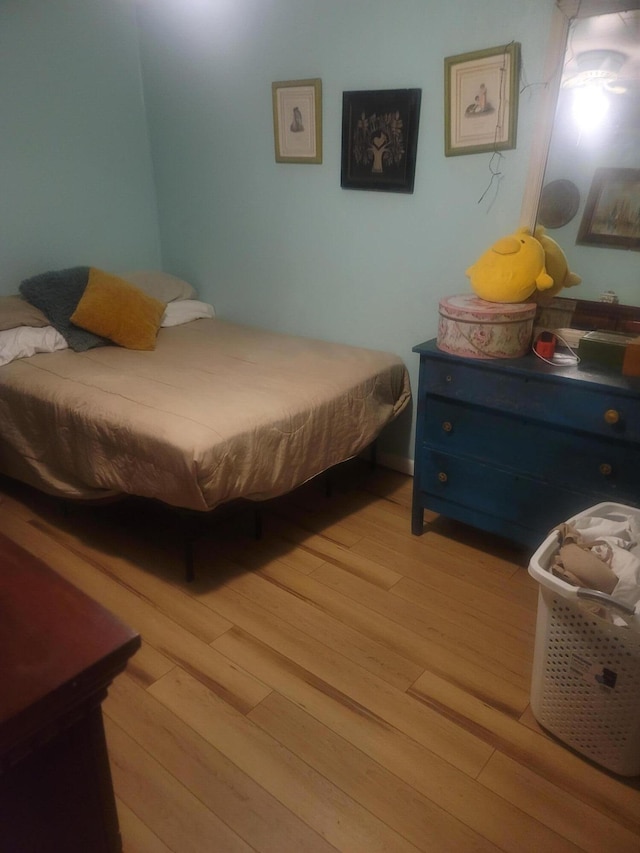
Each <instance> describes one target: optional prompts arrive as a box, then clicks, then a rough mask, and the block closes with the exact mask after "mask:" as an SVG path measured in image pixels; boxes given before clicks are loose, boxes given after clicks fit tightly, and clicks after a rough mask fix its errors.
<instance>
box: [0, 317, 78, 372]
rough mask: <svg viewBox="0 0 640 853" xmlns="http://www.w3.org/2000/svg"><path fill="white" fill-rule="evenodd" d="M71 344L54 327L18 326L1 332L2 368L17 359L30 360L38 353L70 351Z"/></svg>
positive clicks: (0, 363)
mask: <svg viewBox="0 0 640 853" xmlns="http://www.w3.org/2000/svg"><path fill="white" fill-rule="evenodd" d="M68 348H69V344H68V343H67V342H66V340H65V339H64V338H63V337H62V335H61V334H60V332H58V330H57V329H54V328H53V326H42V327H41V328H35V327H34V326H18V327H17V328H15V329H4V330H3V331H1V332H0V366H2V365H3V364H9V362H10V361H14V360H15V359H16V358H29V356H31V355H35V354H36V353H37V352H56V350H60V349H68Z"/></svg>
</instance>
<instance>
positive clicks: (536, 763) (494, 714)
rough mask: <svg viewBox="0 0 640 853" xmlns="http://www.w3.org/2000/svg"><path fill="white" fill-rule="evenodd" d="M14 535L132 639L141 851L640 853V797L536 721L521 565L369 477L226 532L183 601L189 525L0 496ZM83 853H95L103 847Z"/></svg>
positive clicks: (124, 731) (531, 614) (400, 486)
mask: <svg viewBox="0 0 640 853" xmlns="http://www.w3.org/2000/svg"><path fill="white" fill-rule="evenodd" d="M1 496H4V500H3V502H2V505H1V506H0V529H1V530H2V532H4V533H6V534H7V535H9V536H11V537H12V538H13V539H15V540H16V541H17V542H19V543H20V544H21V545H23V546H24V547H26V548H27V549H28V550H30V551H32V552H33V553H35V554H36V555H38V556H39V557H41V558H43V559H44V560H46V561H47V562H48V563H49V564H50V565H51V566H52V567H53V568H54V569H55V570H57V571H58V572H60V573H61V574H62V575H64V576H65V577H66V578H68V579H69V580H70V581H72V582H73V583H75V584H76V585H77V586H79V587H80V588H81V589H83V590H84V591H85V592H87V593H89V594H90V595H91V596H93V597H94V598H95V599H97V600H98V601H100V602H102V603H103V604H104V605H105V606H106V607H108V608H109V609H110V610H111V611H113V612H114V613H115V614H117V615H118V616H120V617H121V618H122V619H123V620H124V621H125V622H127V623H128V624H129V625H131V626H132V627H134V628H135V629H136V630H138V631H139V632H140V634H141V635H142V638H143V645H142V648H141V650H140V651H139V652H138V654H137V655H136V656H135V657H134V658H133V659H132V661H131V663H130V666H129V668H128V670H127V672H126V673H124V674H123V675H121V676H119V677H118V678H117V679H116V681H115V682H114V684H113V685H112V687H111V689H110V693H109V698H108V699H107V701H106V702H105V704H104V711H105V717H106V730H107V738H108V743H109V750H110V755H111V763H112V772H113V778H114V785H115V790H116V794H117V798H118V808H119V814H120V821H121V829H122V834H123V838H124V845H125V851H126V853H160V851H163V853H166V851H174V853H201V851H202V853H226V851H265V853H267V851H268V853H307V851H309V853H321V851H335V850H340V851H346V853H376V852H377V851H393V853H395V852H396V851H398V853H400V851H415V850H428V851H436V853H443V851H454V852H455V853H466V851H489V850H504V851H513V853H523V851H532V853H533V851H535V853H540V851H545V853H549V851H577V850H586V851H593V853H603V851H615V853H622V851H634V853H637V851H638V850H640V788H639V786H638V783H637V780H634V781H621V780H619V779H617V778H615V777H613V776H611V775H609V774H607V773H606V772H604V771H602V770H600V769H598V768H597V767H595V766H593V765H591V764H590V763H589V762H587V761H585V760H583V759H581V758H580V757H578V756H576V755H575V754H573V753H572V752H570V751H569V750H567V749H566V748H564V747H563V746H561V745H560V744H558V743H556V742H554V740H553V739H552V738H550V737H549V736H547V735H545V734H544V733H543V732H542V731H541V730H540V728H539V727H538V726H537V724H536V722H535V720H534V719H533V717H532V715H531V712H530V710H529V707H528V697H529V679H530V670H531V660H532V652H533V645H534V633H535V611H536V596H537V588H536V584H535V583H534V582H533V581H532V579H531V578H530V577H529V576H528V574H527V572H526V566H527V563H528V554H526V553H524V552H521V551H517V550H515V549H511V548H510V547H509V546H507V545H505V543H500V542H499V541H498V540H496V539H492V538H490V537H488V536H483V535H482V534H480V533H478V532H474V531H472V530H471V529H470V528H467V527H464V526H463V525H457V524H455V523H453V522H446V521H445V520H444V519H436V518H435V517H433V518H430V519H429V523H428V524H427V526H426V532H425V534H424V535H423V536H422V537H414V536H412V535H411V533H410V521H409V516H410V496H411V480H410V478H408V477H404V476H402V475H399V474H396V473H394V472H390V471H386V470H384V469H378V470H377V471H375V472H373V473H372V472H370V471H368V469H365V468H364V466H360V465H359V464H356V465H352V466H347V467H346V468H345V469H344V470H343V471H342V472H341V473H340V474H339V476H338V482H337V484H336V489H335V490H334V494H333V496H332V497H330V498H327V497H326V496H325V495H324V493H323V491H322V488H321V485H320V484H316V483H313V484H308V485H307V486H305V487H304V488H303V489H301V490H299V491H298V492H296V493H294V494H293V495H290V496H288V497H286V498H283V499H279V500H277V501H274V502H272V503H270V504H269V505H268V507H267V508H266V511H265V514H264V535H263V538H262V539H261V540H260V541H256V540H254V539H252V538H251V532H250V524H249V523H248V520H249V519H248V518H247V517H246V516H245V515H238V516H236V517H230V518H226V519H225V518H220V520H219V521H218V522H217V523H216V524H214V525H212V528H211V532H210V533H209V534H208V535H207V537H206V538H205V539H202V540H201V541H199V543H198V545H197V549H196V558H197V568H198V577H197V580H196V582H195V583H193V584H186V583H185V582H184V581H183V575H182V556H181V546H180V540H179V536H178V534H177V529H176V525H175V523H174V517H173V516H168V515H165V514H164V513H163V512H161V511H160V510H157V509H156V508H153V507H150V506H148V505H147V506H146V507H142V506H140V505H139V504H134V505H130V504H119V505H113V506H110V507H100V508H96V507H93V508H89V507H83V506H81V507H74V508H73V509H72V511H71V512H70V514H69V515H68V516H65V515H63V513H62V512H61V508H60V504H59V503H57V502H54V501H52V500H50V499H48V498H45V497H43V496H40V495H37V494H35V493H32V492H30V491H28V490H27V489H25V488H23V487H20V486H17V485H16V484H13V483H9V482H7V481H0V500H1V499H2V497H1ZM87 853H89V851H88V852H87Z"/></svg>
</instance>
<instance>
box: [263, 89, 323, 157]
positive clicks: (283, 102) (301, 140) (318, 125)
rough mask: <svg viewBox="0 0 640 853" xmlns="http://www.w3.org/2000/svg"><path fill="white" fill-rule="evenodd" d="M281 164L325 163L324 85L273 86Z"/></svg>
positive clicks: (275, 122) (275, 134) (274, 123)
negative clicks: (323, 145)
mask: <svg viewBox="0 0 640 853" xmlns="http://www.w3.org/2000/svg"><path fill="white" fill-rule="evenodd" d="M271 94H272V99H273V138H274V142H275V148H276V162H277V163H322V81H321V80H318V79H314V80H283V81H280V82H278V83H272V84H271Z"/></svg>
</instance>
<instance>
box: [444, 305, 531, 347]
mask: <svg viewBox="0 0 640 853" xmlns="http://www.w3.org/2000/svg"><path fill="white" fill-rule="evenodd" d="M536 308H537V306H536V304H535V303H534V302H514V303H509V302H487V301H486V300H485V299H480V298H479V297H478V296H475V295H474V294H462V295H458V296H447V297H445V298H444V299H441V300H440V318H439V321H438V337H437V340H436V343H437V345H438V349H441V350H443V351H444V352H450V353H453V355H461V356H464V357H465V358H520V357H521V356H523V355H525V353H526V352H527V350H528V349H529V346H530V345H531V337H532V334H533V321H534V318H535V315H536Z"/></svg>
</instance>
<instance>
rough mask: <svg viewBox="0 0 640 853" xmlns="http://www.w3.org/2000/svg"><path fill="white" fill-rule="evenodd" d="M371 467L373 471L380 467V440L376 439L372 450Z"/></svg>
mask: <svg viewBox="0 0 640 853" xmlns="http://www.w3.org/2000/svg"><path fill="white" fill-rule="evenodd" d="M369 467H370V468H371V470H372V471H375V469H376V468H377V467H378V439H376V440H375V441H374V442H373V443H372V444H371V448H370V456H369Z"/></svg>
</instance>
